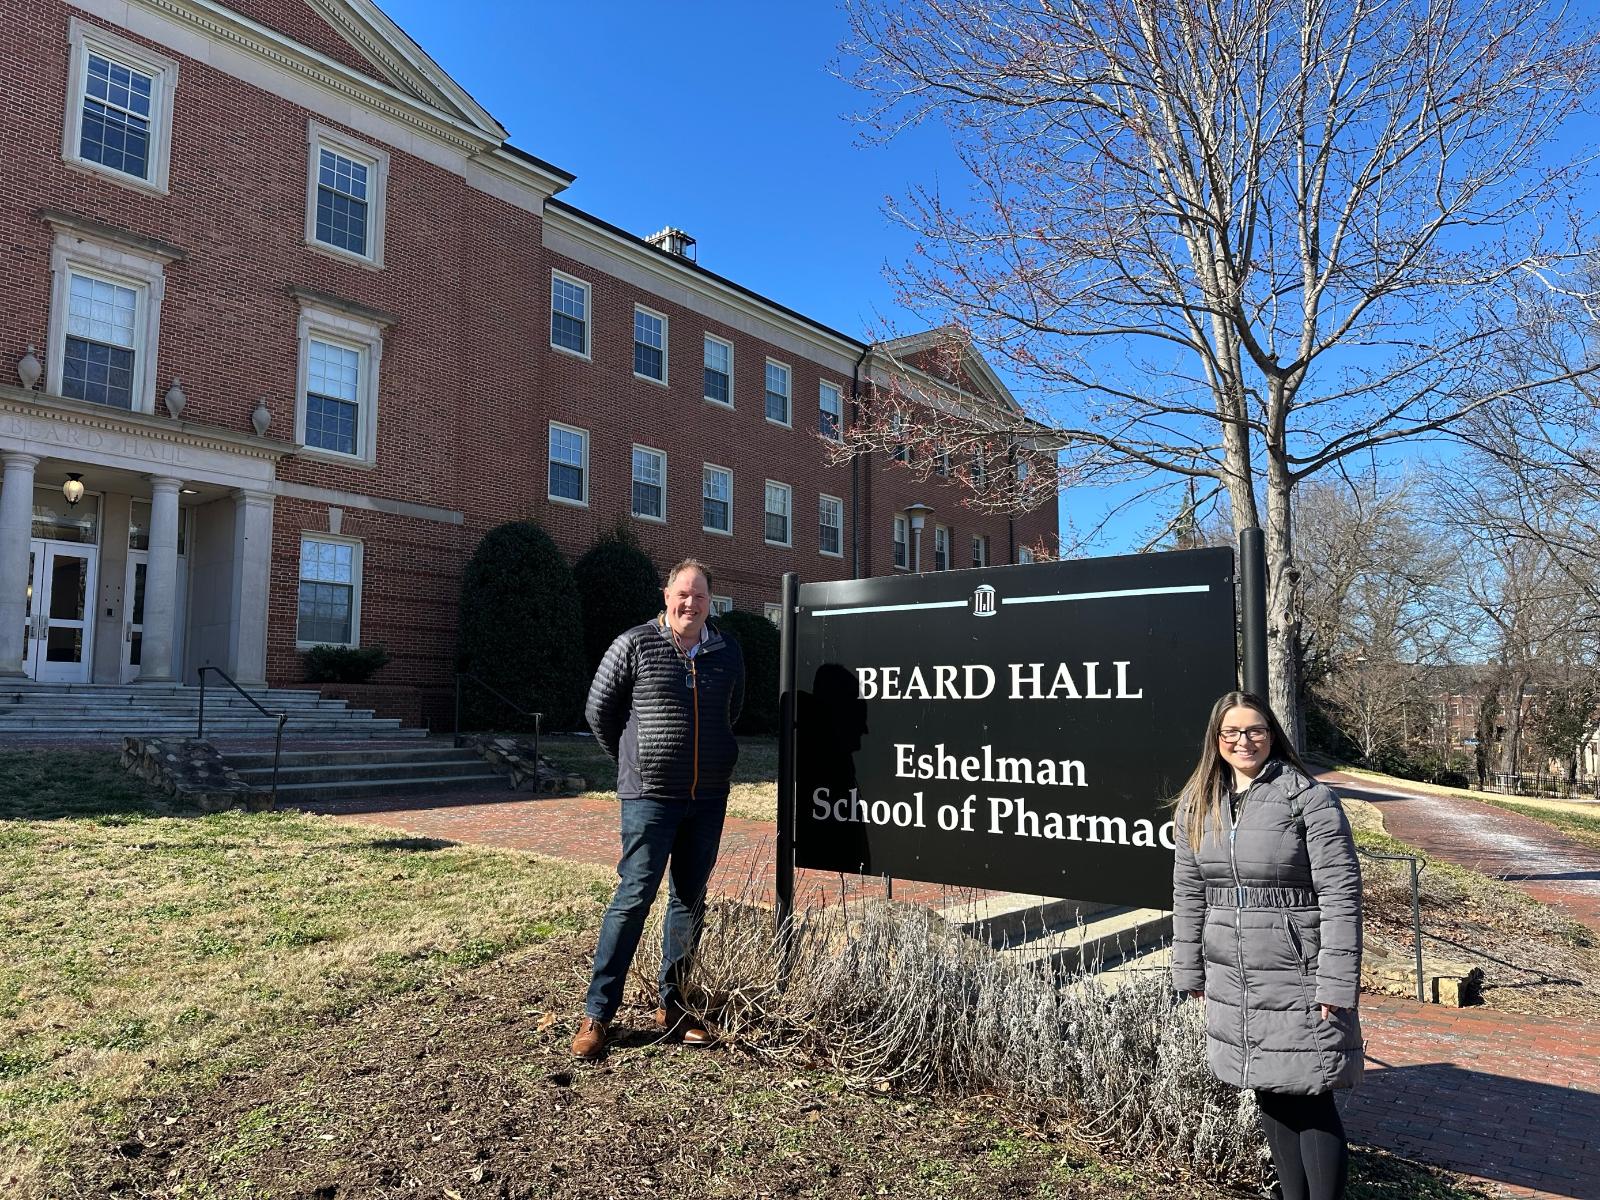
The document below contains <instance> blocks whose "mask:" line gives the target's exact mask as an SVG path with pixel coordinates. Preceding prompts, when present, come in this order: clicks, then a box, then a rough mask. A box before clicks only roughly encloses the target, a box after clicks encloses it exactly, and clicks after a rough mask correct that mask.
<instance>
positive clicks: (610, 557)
mask: <svg viewBox="0 0 1600 1200" xmlns="http://www.w3.org/2000/svg"><path fill="white" fill-rule="evenodd" d="M572 575H573V578H575V579H576V580H577V581H578V597H579V599H580V600H581V601H582V602H583V651H584V661H585V663H586V664H587V666H588V668H589V673H590V675H591V676H592V675H593V674H594V671H595V668H597V667H598V666H599V665H600V659H601V657H602V656H603V655H604V654H605V652H606V648H607V647H608V646H610V645H611V643H612V641H613V640H614V639H615V638H616V636H617V634H619V633H621V632H622V631H623V630H625V629H632V628H633V627H634V626H635V625H642V624H644V622H646V621H648V620H650V619H651V618H652V617H654V616H655V615H656V614H657V613H659V612H660V611H661V608H662V599H661V580H660V579H659V578H658V577H657V575H656V568H655V564H653V563H652V562H651V561H650V556H649V555H647V554H646V553H645V552H644V551H643V550H641V549H640V548H639V544H638V543H637V542H636V541H634V540H633V537H632V535H631V534H629V533H628V532H627V530H625V529H618V530H617V531H616V532H615V533H612V534H610V535H608V536H607V537H604V538H602V539H601V540H600V541H598V542H596V543H595V544H594V545H593V546H591V547H589V550H588V551H587V553H585V554H584V556H583V557H582V558H580V559H579V560H578V561H577V562H575V563H574V564H573V565H572Z"/></svg>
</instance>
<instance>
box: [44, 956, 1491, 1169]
mask: <svg viewBox="0 0 1600 1200" xmlns="http://www.w3.org/2000/svg"><path fill="white" fill-rule="evenodd" d="M580 942H581V939H578V938H573V937H562V938H558V939H556V940H553V941H551V942H549V943H546V944H544V945H542V946H539V947H536V948H534V949H533V950H531V951H529V952H526V953H524V954H521V955H519V956H517V957H515V958H514V959H512V960H508V961H505V962H502V963H500V964H496V965H493V966H490V967H487V968H484V969H481V970H478V971H475V972H472V973H470V974H468V975H465V976H463V977H460V978H458V979H456V980H454V981H452V982H451V983H450V984H448V985H446V986H441V987H436V988H434V989H431V990H429V991H426V992H421V993H416V994H412V995H407V996H402V997H398V998H395V999H392V1000H390V1001H387V1002H385V1003H383V1004H380V1005H376V1006H373V1007H371V1008H369V1009H367V1010H364V1011H362V1012H360V1013H358V1014H356V1016H355V1017H353V1018H351V1019H348V1020H345V1021H340V1022H329V1023H328V1024H325V1025H323V1026H320V1027H318V1028H315V1029H311V1030H308V1031H305V1032H303V1033H301V1034H299V1035H297V1036H295V1037H293V1038H288V1039H285V1040H284V1042H283V1043H282V1044H280V1045H278V1046H275V1047H272V1048H270V1050H269V1051H268V1052H266V1053H263V1054H260V1055H258V1056H257V1058H258V1060H259V1063H260V1065H259V1066H256V1067H253V1068H251V1069H248V1070H243V1071H240V1072H237V1073H234V1074H231V1075H228V1076H225V1077H223V1078H222V1079H221V1080H220V1081H219V1083H218V1084H217V1086H215V1087H214V1088H211V1089H207V1090H197V1091H193V1092H191V1093H189V1094H187V1095H180V1094H169V1095H165V1096H156V1097H153V1098H149V1099H146V1100H143V1101H140V1102H138V1103H137V1104H136V1106H135V1107H134V1109H133V1111H132V1116H131V1118H130V1119H129V1121H128V1122H127V1124H126V1125H124V1126H122V1127H120V1128H117V1129H115V1130H111V1131H103V1132H102V1133H101V1134H100V1135H98V1136H95V1137H90V1138H85V1140H84V1141H83V1143H82V1144H80V1145H79V1146H78V1147H76V1148H75V1151H74V1153H73V1155H72V1158H73V1168H72V1179H71V1181H70V1192H71V1194H74V1195H80V1196H97V1197H152V1198H154V1197H161V1198H177V1197H192V1196H216V1197H230V1196H246V1195H248V1196H262V1195H272V1196H274V1197H287V1198H293V1200H354V1198H357V1197H360V1198H368V1197H371V1198H384V1197H399V1196H406V1197H418V1196H422V1197H443V1198H445V1200H489V1198H493V1200H531V1198H534V1197H540V1198H543V1197H561V1198H562V1200H623V1198H626V1200H640V1198H648V1197H656V1196H661V1197H667V1196H671V1197H735V1196H737V1197H774V1198H775V1197H829V1198H832V1197H874V1196H894V1197H930V1198H931V1197H951V1196H958V1197H973V1196H994V1197H1046V1196H1050V1197H1058V1198H1063V1200H1127V1198H1129V1197H1139V1196H1145V1197H1156V1196H1162V1197H1165V1196H1171V1195H1184V1196H1186V1197H1194V1198H1196V1200H1208V1198H1211V1200H1220V1198H1221V1197H1235V1198H1236V1200H1237V1197H1238V1196H1239V1195H1240V1194H1239V1193H1238V1192H1232V1191H1228V1190H1226V1189H1221V1188H1217V1187H1213V1186H1209V1185H1205V1184H1201V1183H1198V1182H1196V1181H1194V1180H1188V1179H1183V1180H1180V1179H1171V1178H1163V1177H1162V1176H1161V1175H1160V1174H1158V1173H1152V1172H1151V1170H1150V1169H1149V1168H1148V1166H1146V1167H1141V1168H1138V1169H1137V1171H1135V1170H1134V1169H1133V1168H1131V1167H1130V1166H1129V1165H1121V1166H1119V1165H1117V1164H1116V1163H1114V1162H1107V1161H1104V1160H1102V1159H1100V1158H1099V1157H1098V1156H1097V1155H1096V1154H1094V1153H1093V1152H1092V1151H1089V1150H1086V1149H1084V1148H1083V1147H1081V1146H1077V1145H1075V1144H1073V1143H1072V1142H1071V1141H1070V1140H1068V1139H1066V1138H1065V1137H1064V1136H1063V1135H1062V1133H1061V1131H1060V1130H1059V1129H1053V1128H1050V1127H1048V1126H1046V1125H1044V1124H1043V1123H1041V1122H1037V1121H1032V1120H1030V1119H1029V1118H1028V1115H1027V1114H1019V1113H1017V1112H1016V1111H1015V1110H1012V1111H1011V1112H1010V1113H1009V1114H1003V1113H1001V1112H1000V1111H999V1109H998V1107H997V1106H996V1105H994V1104H991V1103H987V1102H985V1101H983V1100H973V1101H963V1102H951V1101H948V1100H945V1101H940V1100H934V1099H928V1098H914V1097H902V1096H896V1095H893V1094H884V1093H879V1092H874V1091H870V1090H869V1091H855V1090H849V1089H846V1088H844V1087H843V1086H842V1085H841V1084H840V1083H839V1081H838V1080H837V1079H836V1078H834V1077H832V1076H830V1075H828V1074H826V1073H825V1072H821V1071H809V1070H805V1069H802V1068H799V1067H796V1066H793V1065H788V1064H779V1063H773V1062H769V1061H764V1060H762V1059H760V1058H758V1057H756V1056H754V1055H753V1054H752V1053H750V1052H748V1051H746V1050H743V1049H741V1048H739V1047H735V1046H719V1047H715V1048H712V1049H709V1050H694V1049H689V1048H686V1047H682V1046H676V1045H671V1044H667V1043H663V1042H662V1041H661V1040H660V1039H659V1038H657V1037H656V1036H655V1034H654V1032H653V1030H649V1028H648V1020H649V1017H650V1010H648V1009H644V1008H639V1007H635V1008H631V1009H628V1010H625V1012H624V1020H623V1022H622V1024H623V1025H624V1026H627V1027H629V1028H627V1029H625V1031H624V1032H623V1033H622V1034H621V1036H620V1037H619V1038H618V1040H617V1041H616V1042H615V1043H614V1044H613V1047H612V1049H611V1050H610V1052H609V1053H608V1054H607V1056H606V1057H605V1058H604V1059H603V1060H602V1061H601V1062H599V1063H596V1064H586V1063H578V1062H575V1061H574V1060H573V1059H572V1057H571V1055H570V1053H569V1052H568V1049H567V1047H568V1043H569V1042H570V1040H571V1037H572V1033H573V1021H574V1019H575V1017H576V1015H577V1009H578V997H579V992H580V987H581V981H580V980H579V973H578V972H577V971H576V969H575V968H576V964H579V963H581V962H582V961H583V960H584V958H585V955H586V951H587V947H586V946H584V945H581V944H580ZM1357 1171H1358V1174H1360V1175H1361V1176H1364V1177H1365V1178H1366V1179H1367V1180H1369V1181H1370V1184H1371V1185H1372V1189H1371V1190H1369V1191H1366V1192H1364V1193H1362V1194H1364V1195H1368V1196H1393V1197H1397V1198H1398V1197H1402V1196H1405V1197H1414V1196H1418V1195H1422V1194H1424V1191H1425V1192H1426V1194H1428V1195H1436V1194H1437V1195H1450V1196H1460V1195H1464V1194H1465V1193H1464V1192H1462V1191H1456V1190H1449V1189H1448V1184H1447V1183H1446V1180H1447V1178H1448V1177H1446V1176H1444V1175H1443V1174H1442V1173H1438V1172H1433V1171H1432V1170H1430V1169H1428V1168H1419V1167H1416V1166H1415V1165H1413V1164H1409V1163H1405V1162H1404V1161H1403V1160H1399V1159H1393V1158H1390V1157H1389V1156H1386V1155H1381V1154H1377V1153H1375V1152H1363V1153H1360V1154H1358V1165H1357ZM1439 1185H1445V1187H1446V1190H1441V1191H1439V1192H1435V1191H1433V1187H1434V1186H1439ZM1473 1194H1478V1193H1477V1192H1476V1189H1473Z"/></svg>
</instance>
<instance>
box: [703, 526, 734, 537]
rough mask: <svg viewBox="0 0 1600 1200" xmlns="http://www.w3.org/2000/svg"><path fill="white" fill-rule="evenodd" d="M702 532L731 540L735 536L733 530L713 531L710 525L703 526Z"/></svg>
mask: <svg viewBox="0 0 1600 1200" xmlns="http://www.w3.org/2000/svg"><path fill="white" fill-rule="evenodd" d="M700 532H701V533H711V534H715V535H716V536H717V537H725V538H731V537H732V536H733V530H731V529H713V528H712V527H711V526H710V525H702V526H700Z"/></svg>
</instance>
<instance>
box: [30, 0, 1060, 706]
mask: <svg viewBox="0 0 1600 1200" xmlns="http://www.w3.org/2000/svg"><path fill="white" fill-rule="evenodd" d="M3 11H4V13H5V24H6V28H7V36H6V37H5V38H4V39H0V57H3V59H4V65H5V68H6V70H7V77H8V78H9V79H11V80H12V81H13V86H12V91H11V98H10V101H9V110H8V119H7V121H6V123H5V125H4V127H3V131H0V138H3V139H4V144H3V147H0V163H4V166H3V167H0V179H3V181H4V182H3V192H0V195H3V203H0V222H3V223H4V236H5V241H6V244H8V245H9V246H11V247H12V249H11V263H12V267H11V270H10V271H8V273H7V279H6V282H5V284H4V287H3V288H0V339H3V352H4V358H5V364H4V373H5V380H4V382H3V383H0V460H3V464H4V475H3V482H0V675H13V676H15V675H17V674H18V673H21V674H24V675H27V676H30V677H33V678H37V679H51V680H71V681H95V682H117V681H122V680H129V679H133V678H142V679H145V680H170V679H187V680H191V681H192V679H193V677H194V675H193V673H194V668H195V667H197V666H200V665H203V664H207V663H209V664H214V665H217V666H220V667H222V668H223V669H225V670H227V671H228V672H229V673H230V674H232V675H233V676H234V677H235V678H237V679H238V680H239V681H240V682H241V683H247V684H260V683H264V682H267V681H269V680H270V681H271V682H273V683H275V684H283V683H293V682H295V681H297V680H299V679H300V678H301V673H302V668H301V663H300V660H299V655H300V653H301V651H303V650H304V649H305V648H306V647H307V646H308V645H312V644H319V643H333V644H349V645H360V644H372V643H379V642H381V643H383V644H384V645H385V646H386V647H387V648H388V649H389V651H390V653H391V654H392V655H393V656H394V661H393V662H392V664H391V665H390V666H389V667H387V668H386V669H385V671H384V674H383V678H384V679H385V680H386V681H388V682H389V683H391V684H398V685H405V686H409V687H413V688H420V689H428V688H435V687H441V686H443V685H445V684H446V683H447V681H448V679H449V676H450V672H451V670H452V668H453V660H454V654H455V624H456V622H455V612H456V603H457V595H458V590H459V579H460V572H461V567H462V564H463V563H464V561H465V560H466V558H467V557H468V556H469V555H470V554H471V553H472V550H473V549H474V547H475V546H476V545H477V542H478V540H479V539H480V538H481V536H482V534H483V533H484V531H486V530H487V529H489V528H490V527H492V526H494V525H497V524H499V523H501V522H504V521H508V520H513V519H525V518H532V519H533V520H536V521H538V522H539V523H540V524H541V525H543V526H544V527H545V528H546V529H548V530H549V531H550V532H551V534H552V535H553V536H554V537H555V538H556V540H557V542H558V543H559V544H560V545H561V547H562V548H563V550H565V551H566V552H567V553H568V554H569V555H572V556H574V557H575V556H576V555H578V554H580V553H582V552H583V551H584V550H585V549H586V548H587V547H588V546H589V545H591V544H592V543H593V542H594V541H595V540H596V539H597V538H598V537H599V536H601V535H602V534H604V533H605V532H607V531H609V530H611V529H613V528H615V527H616V526H617V525H618V524H619V523H624V524H626V525H628V526H629V527H630V528H631V529H632V530H633V532H634V533H635V534H636V536H637V537H638V539H639V541H640V543H641V544H642V545H643V546H644V548H645V549H646V550H647V552H648V553H649V554H650V555H651V556H652V558H653V559H654V560H655V561H656V562H657V564H658V565H664V564H666V563H667V562H669V561H671V560H674V559H676V558H678V557H680V556H682V555H685V554H695V555H698V556H700V557H703V558H704V559H705V560H706V561H707V562H709V563H711V564H712V565H713V566H714V568H716V570H717V572H718V573H717V584H716V592H717V601H716V603H717V605H718V606H719V607H722V606H738V607H741V608H748V609H753V610H756V611H760V610H762V609H763V608H764V607H765V606H770V605H773V603H774V602H775V601H776V600H777V597H778V587H779V578H780V576H781V575H782V573H783V572H785V571H796V572H798V573H799V574H800V576H801V578H803V579H813V580H816V579H832V578H843V577H849V576H852V575H871V574H886V573H889V572H891V571H894V570H903V569H908V568H909V567H911V566H912V565H914V564H915V563H917V562H918V561H920V563H921V564H922V566H923V567H924V568H930V567H935V566H944V567H966V566H972V565H984V564H987V563H993V564H1000V563H1004V562H1008V561H1015V560H1017V559H1018V558H1019V557H1021V556H1025V555H1026V554H1027V548H1028V547H1030V546H1034V545H1049V544H1052V543H1053V540H1054V535H1055V532H1056V516H1055V511H1054V506H1053V505H1046V506H1044V507H1043V508H1041V509H1040V510H1039V511H1037V512H1035V513H1032V514H1030V515H1028V516H1026V517H1019V518H1008V517H1006V516H997V515H985V514H980V513H978V512H976V511H973V510H970V509H967V508H965V507H963V506H962V503H961V499H962V494H963V493H962V488H961V486H960V485H959V484H958V483H957V482H956V481H955V480H954V479H953V478H948V479H941V478H938V476H937V474H936V475H935V476H934V477H933V478H931V479H923V480H918V479H917V478H915V477H914V476H913V475H912V473H910V472H909V471H907V470H906V469H904V467H903V466H902V465H901V464H900V463H896V462H893V461H891V460H892V458H893V457H894V456H893V455H892V454H891V455H878V456H876V457H874V458H871V459H869V460H857V461H855V462H842V463H833V462H831V461H830V456H829V455H828V453H827V447H826V446H825V445H824V441H825V439H826V438H827V437H829V436H830V435H833V434H834V433H835V431H836V430H837V428H838V426H839V423H840V422H848V421H850V420H851V418H852V413H853V412H854V411H855V408H854V406H853V403H852V402H853V399H854V398H856V397H858V396H860V395H863V394H865V391H866V390H867V389H870V388H872V387H874V386H876V385H881V384H884V383H885V382H886V381H887V380H888V379H889V378H890V376H891V375H899V376H903V375H904V374H905V373H907V372H910V373H912V374H918V367H917V364H919V363H921V364H922V365H923V367H924V368H926V370H927V371H933V370H935V368H934V367H933V366H932V360H931V359H929V358H927V356H926V344H927V339H926V338H924V339H921V340H919V339H915V338H913V339H904V340H902V341H901V342H898V343H889V344H877V345H872V344H868V343H866V342H863V341H860V340H858V339H856V338H853V337H851V336H850V335H848V334H846V333H842V332H839V331H837V330H833V329H830V328H828V327H827V326H825V325H822V324H821V323H819V322H817V321H814V320H811V319H809V318H807V317H805V316H803V315H801V314H799V313H796V312H794V311H792V310H790V309H788V308H786V307H785V306H783V305H782V304H781V303H778V302H777V301H774V300H771V299H768V298H765V297H762V296H759V295H757V294H755V293H753V292H751V291H750V290H748V289H746V288H743V287H741V286H739V285H738V284H737V283H735V282H732V281H730V280H727V279H724V278H721V277H720V276H718V275H716V274H715V273H713V272H712V271H710V270H707V269H706V268H704V267H702V266H700V265H699V264H698V263H697V262H696V261H694V260H693V259H692V257H691V256H690V253H689V252H690V250H691V248H692V239H689V238H687V237H686V236H684V235H682V234H679V233H678V232H677V231H674V230H666V231H663V233H662V234H660V235H657V236H656V237H655V238H652V239H648V240H647V239H644V238H641V237H638V236H635V235H633V234H630V233H627V232H624V231H622V230H619V229H617V228H615V227H613V226H611V225H609V224H608V223H606V222H605V221H604V220H602V219H600V218H598V217H595V216H592V215H590V214H587V213H585V212H582V211H580V210H579V209H577V208H574V207H572V206H571V205H569V204H566V203H564V202H563V201H561V200H560V199H558V198H557V196H558V193H560V192H561V191H562V190H563V189H564V188H566V187H567V186H568V185H569V184H570V183H571V182H572V176H570V175H569V174H567V173H566V172H563V171H562V170H560V169H559V168H557V167H555V166H552V165H551V164H549V163H546V162H543V161H542V160H540V159H538V158H537V157H535V156H533V155H531V154H528V153H526V152H524V151H522V150H519V149H517V148H515V147H514V146H512V145H511V144H510V143H509V141H508V140H507V137H508V135H507V131H506V130H505V129H504V128H502V127H501V126H500V125H499V124H498V122H496V121H495V119H494V118H493V117H492V116H491V115H490V114H489V113H487V112H485V111H484V110H483V109H482V108H481V107H480V106H479V105H478V104H477V103H476V102H474V101H473V100H472V98H471V97H470V96H469V95H467V93H466V92H465V91H464V90H463V89H462V88H461V87H460V86H459V85H457V84H456V83H455V82H454V81H453V80H451V79H450V78H449V77H448V76H447V75H445V74H444V72H442V71H441V70H440V69H439V67H438V66H437V65H436V64H435V63H434V62H433V61H432V60H431V59H429V58H428V56H427V55H426V53H424V52H423V51H422V50H421V49H420V48H419V47H418V46H417V45H415V44H414V43H413V42H412V41H411V40H410V39H409V38H407V37H406V35H405V34H404V33H403V32H402V31H401V30H400V29H398V28H397V27H396V26H395V25H394V24H393V23H392V22H390V21H389V20H388V18H386V17H385V16H384V15H383V14H382V12H381V11H379V10H378V9H377V8H376V7H375V6H373V5H371V4H369V3H366V2H365V0H228V5H227V6H226V7H224V6H223V5H222V4H221V3H216V2H214V0H81V2H79V3H73V4H68V3H65V2H63V0H3ZM919 355H921V356H922V357H920V358H919ZM13 364H15V375H13V374H12V369H13ZM943 374H944V376H945V377H944V378H942V379H932V378H927V377H926V375H925V373H924V374H923V376H922V382H923V384H925V385H926V386H928V387H929V388H931V389H932V390H934V391H936V392H938V393H939V394H941V395H943V396H945V397H947V398H948V399H949V400H950V401H951V402H952V403H955V404H959V405H961V406H963V407H964V408H966V409H968V410H973V411H980V412H981V411H989V412H993V413H995V414H997V415H999V416H1002V417H1006V418H1008V419H1009V420H1010V422H1011V423H1012V424H1015V421H1016V417H1017V415H1018V414H1017V407H1016V404H1015V401H1014V400H1013V399H1012V397H1011V396H1010V395H1009V394H1008V393H1007V392H1006V389H1005V387H1004V385H1003V384H1001V383H1000V381H999V380H998V379H997V378H996V377H995V376H994V374H993V373H992V372H991V371H990V370H989V369H988V368H987V367H986V366H985V365H984V364H983V363H982V361H981V359H979V358H977V357H976V356H975V355H971V354H968V355H966V356H964V359H963V361H962V362H961V364H960V367H959V369H955V370H949V371H945V372H943ZM13 380H15V382H13ZM1016 452H1017V453H1020V454H1021V455H1022V456H1023V459H1024V461H1025V460H1026V459H1027V458H1028V457H1030V456H1032V455H1035V454H1036V453H1037V452H1036V451H1032V450H1030V449H1029V448H1027V447H1022V448H1020V449H1019V450H1018V451H1016ZM1040 465H1041V466H1043V467H1045V468H1048V458H1047V457H1046V458H1045V459H1043V460H1042V461H1041V462H1040ZM1003 469H1007V470H1009V469H1011V467H1010V465H1009V463H1008V464H1005V465H1004V467H1003ZM79 489H81V492H82V497H81V499H79V500H78V501H77V502H76V503H70V502H69V499H68V496H67V494H66V493H67V492H69V491H70V492H75V491H77V490H79ZM912 505H931V506H932V508H933V515H932V516H931V517H929V518H928V521H927V527H926V529H925V530H924V532H923V534H922V537H921V540H920V543H919V542H917V540H916V539H915V538H914V537H913V535H912V533H911V522H910V520H909V519H908V516H907V512H906V510H907V508H908V507H909V506H912Z"/></svg>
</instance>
